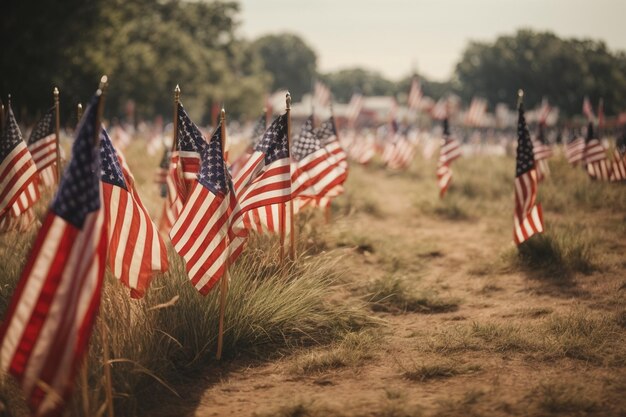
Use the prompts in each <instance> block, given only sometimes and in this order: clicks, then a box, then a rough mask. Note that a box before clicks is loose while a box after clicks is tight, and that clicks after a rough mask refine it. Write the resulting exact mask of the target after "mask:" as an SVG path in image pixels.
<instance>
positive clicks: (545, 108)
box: [537, 98, 552, 125]
mask: <svg viewBox="0 0 626 417" xmlns="http://www.w3.org/2000/svg"><path fill="white" fill-rule="evenodd" d="M550 113H552V107H550V104H549V103H548V99H547V98H543V99H542V100H541V106H539V110H538V111H537V121H538V122H539V125H545V124H546V122H547V120H548V116H550Z"/></svg>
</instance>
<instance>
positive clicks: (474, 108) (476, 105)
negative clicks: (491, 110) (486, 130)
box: [465, 97, 487, 127]
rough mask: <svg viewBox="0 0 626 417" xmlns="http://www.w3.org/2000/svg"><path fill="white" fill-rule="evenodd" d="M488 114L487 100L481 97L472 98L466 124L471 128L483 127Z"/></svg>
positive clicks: (466, 114) (466, 115)
mask: <svg viewBox="0 0 626 417" xmlns="http://www.w3.org/2000/svg"><path fill="white" fill-rule="evenodd" d="M486 114H487V100H485V99H483V98H479V97H474V98H472V101H471V103H470V106H469V108H468V109H467V112H466V113H465V124H466V125H469V126H477V127H478V126H482V125H483V122H484V119H485V115H486Z"/></svg>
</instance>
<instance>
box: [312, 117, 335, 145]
mask: <svg viewBox="0 0 626 417" xmlns="http://www.w3.org/2000/svg"><path fill="white" fill-rule="evenodd" d="M315 134H316V135H317V137H318V139H319V140H320V143H321V145H322V146H326V145H328V144H329V143H331V142H333V141H334V140H336V139H337V129H336V128H335V118H334V117H332V116H331V117H330V118H329V119H328V120H326V121H325V122H324V123H322V125H321V126H320V127H319V128H318V129H317V130H316V131H315Z"/></svg>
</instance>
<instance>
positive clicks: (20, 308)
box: [0, 95, 106, 416]
mask: <svg viewBox="0 0 626 417" xmlns="http://www.w3.org/2000/svg"><path fill="white" fill-rule="evenodd" d="M99 100H100V96H99V95H97V96H95V97H94V98H93V100H92V101H91V104H90V106H89V107H88V108H87V111H86V114H85V117H83V119H82V122H81V123H80V125H79V127H78V134H77V136H76V139H75V141H74V145H73V149H72V160H71V161H70V163H69V165H68V167H67V170H66V171H65V173H64V175H63V177H62V179H61V182H60V185H59V188H58V191H57V194H56V196H55V198H54V200H53V201H52V204H51V206H50V209H49V211H48V214H47V216H46V218H45V220H44V223H43V226H42V227H41V229H40V231H39V234H38V236H37V239H36V240H35V243H34V245H33V249H32V252H31V254H30V256H29V259H28V261H27V263H26V266H25V267H24V270H23V271H22V275H21V278H20V281H19V283H18V286H17V289H16V290H15V292H14V294H13V298H12V300H11V304H10V306H9V310H8V312H7V314H6V316H5V319H4V321H3V325H2V330H1V331H0V340H1V347H0V364H2V371H3V372H9V373H11V374H13V375H14V376H15V377H16V378H17V380H18V381H19V384H20V386H21V388H22V390H23V392H24V396H25V398H26V399H27V401H28V403H29V405H30V407H31V409H32V410H33V415H37V416H60V415H61V413H62V408H63V406H64V403H65V402H66V401H67V400H68V399H69V396H70V393H71V388H72V383H73V381H74V376H75V374H76V371H77V370H78V367H79V366H80V365H81V363H82V357H83V355H84V353H85V352H86V350H87V347H88V342H89V337H90V335H91V331H92V328H93V324H94V321H95V318H96V315H97V313H98V308H99V305H100V297H101V292H102V291H101V290H102V282H103V276H104V268H105V258H106V227H105V225H104V216H103V215H102V213H101V211H100V206H101V202H100V175H99V173H100V157H99V151H98V146H97V143H96V137H95V136H96V132H98V131H99V129H100V127H99V126H97V127H96V118H97V117H96V113H97V107H98V102H99Z"/></svg>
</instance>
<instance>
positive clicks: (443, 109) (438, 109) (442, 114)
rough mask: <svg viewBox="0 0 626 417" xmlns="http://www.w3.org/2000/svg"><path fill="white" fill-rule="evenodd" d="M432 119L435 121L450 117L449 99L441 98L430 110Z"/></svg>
mask: <svg viewBox="0 0 626 417" xmlns="http://www.w3.org/2000/svg"><path fill="white" fill-rule="evenodd" d="M430 117H432V118H433V119H435V120H444V119H446V118H447V117H448V99H447V98H445V97H441V98H440V99H439V100H437V104H435V105H434V106H433V108H432V109H431V110H430Z"/></svg>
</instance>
